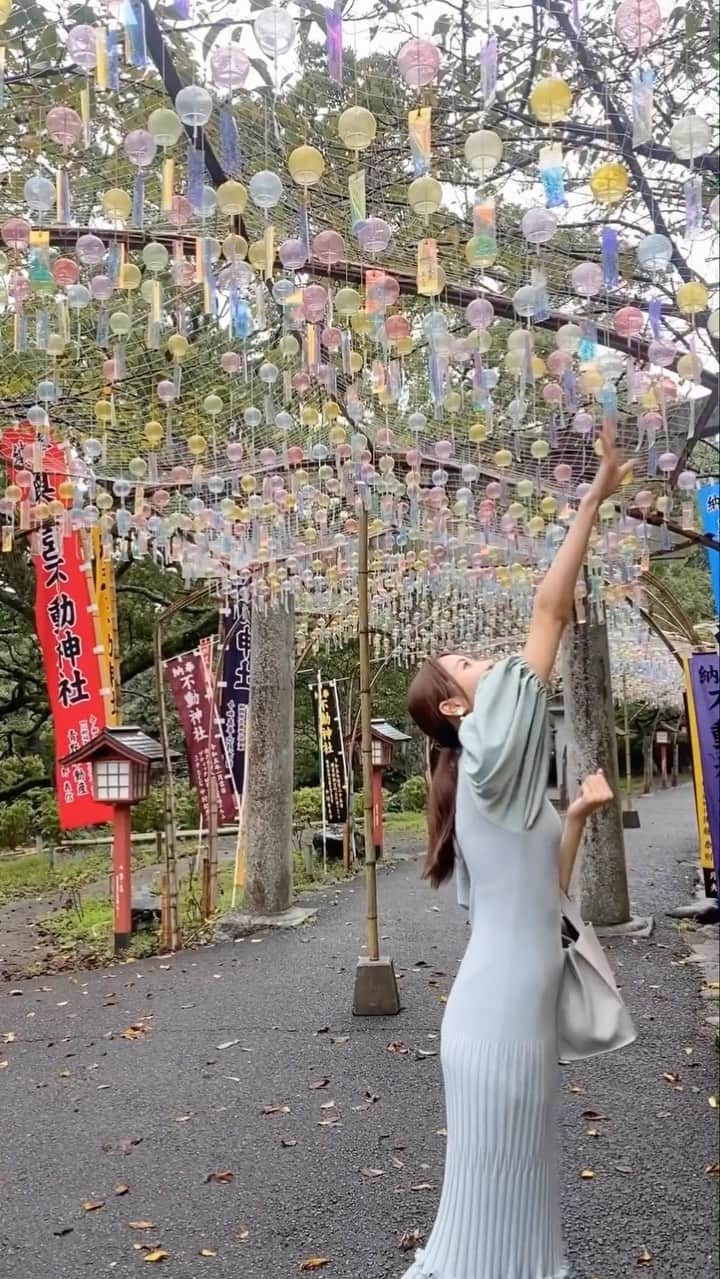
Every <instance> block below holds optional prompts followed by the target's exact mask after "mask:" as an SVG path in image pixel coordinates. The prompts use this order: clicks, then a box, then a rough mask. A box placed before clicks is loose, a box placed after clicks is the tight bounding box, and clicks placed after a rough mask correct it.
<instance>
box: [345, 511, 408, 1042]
mask: <svg viewBox="0 0 720 1279" xmlns="http://www.w3.org/2000/svg"><path fill="white" fill-rule="evenodd" d="M358 523H359V527H358V636H359V641H360V726H361V727H360V743H361V752H362V776H363V816H364V832H365V889H366V925H367V952H368V953H367V959H365V958H364V957H363V958H361V959H360V960H359V961H358V966H357V971H356V975H355V996H354V1000H353V1012H354V1013H355V1015H356V1016H361V1017H366V1016H388V1015H394V1014H396V1013H399V1011H400V997H399V995H398V989H397V981H396V979H395V970H394V968H393V963H392V960H391V959H387V958H383V959H381V958H380V936H379V930H378V895H377V859H376V854H375V842H374V839H373V767H372V707H371V701H370V595H369V576H370V573H369V551H370V548H369V534H368V513H367V508H366V506H365V503H364V502H363V503H362V506H361V508H360V518H359V521H358Z"/></svg>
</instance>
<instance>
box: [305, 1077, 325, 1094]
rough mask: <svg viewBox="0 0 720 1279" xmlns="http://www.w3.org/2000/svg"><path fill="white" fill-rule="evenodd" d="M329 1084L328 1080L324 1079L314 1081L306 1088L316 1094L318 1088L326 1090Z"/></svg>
mask: <svg viewBox="0 0 720 1279" xmlns="http://www.w3.org/2000/svg"><path fill="white" fill-rule="evenodd" d="M329 1083H330V1080H329V1079H326V1078H325V1077H323V1078H322V1079H314V1080H313V1081H312V1083H310V1084H308V1088H309V1089H310V1091H311V1092H317V1091H318V1090H319V1089H320V1088H327V1086H328V1084H329Z"/></svg>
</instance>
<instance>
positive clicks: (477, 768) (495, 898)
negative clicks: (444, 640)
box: [404, 657, 571, 1279]
mask: <svg viewBox="0 0 720 1279" xmlns="http://www.w3.org/2000/svg"><path fill="white" fill-rule="evenodd" d="M460 738H461V742H462V747H463V749H462V755H461V759H460V768H459V780H458V794H457V816H456V836H457V846H458V857H457V863H456V878H457V888H458V899H459V901H460V904H461V905H462V906H465V907H467V908H468V909H469V911H470V919H471V924H472V933H471V937H470V941H469V944H468V947H467V950H466V952H465V956H464V958H463V961H462V965H461V967H460V971H459V973H458V975H457V978H456V980H455V984H454V986H453V988H452V992H451V994H450V998H449V999H448V1003H447V1008H446V1011H445V1017H444V1020H443V1026H442V1052H441V1058H442V1068H443V1076H444V1081H445V1099H446V1110H447V1133H448V1136H447V1157H446V1166H445V1180H444V1185H443V1191H442V1198H441V1201H440V1208H439V1211H438V1216H437V1220H436V1222H435V1226H434V1228H433V1231H432V1234H431V1235H430V1238H429V1239H428V1242H427V1246H426V1248H425V1250H424V1251H421V1252H419V1253H418V1254H417V1258H416V1261H415V1264H414V1265H413V1266H411V1268H410V1270H409V1271H407V1272H406V1274H405V1276H404V1279H570V1273H571V1272H570V1268H569V1266H568V1264H567V1262H566V1259H565V1252H564V1248H563V1239H562V1231H561V1226H560V1212H559V1193H558V1191H559V1185H558V1177H557V1168H556V1153H555V1144H556V1095H557V1092H558V1054H557V1033H556V1005H557V994H558V985H559V980H560V973H561V969H562V946H561V936H560V895H559V893H560V890H559V881H558V851H559V844H560V830H561V826H560V820H559V818H558V816H557V814H556V812H555V810H554V809H553V807H552V805H551V804H550V802H549V801H548V799H547V797H546V789H547V778H548V766H549V749H550V747H549V734H548V722H547V694H546V690H545V686H544V685H543V684H542V682H541V681H540V680H539V679H538V677H537V676H536V675H535V674H534V672H533V671H532V670H531V669H530V668H529V667H528V666H527V664H526V663H525V662H524V660H523V659H521V658H519V657H514V658H509V659H507V660H506V661H503V662H499V663H498V665H497V666H495V667H493V668H492V670H491V671H490V672H489V674H488V675H487V676H486V677H485V678H484V679H483V680H482V681H481V683H480V686H479V688H478V691H477V696H476V700H475V706H474V709H473V711H472V713H471V714H470V715H468V716H467V717H466V719H465V720H464V721H463V724H462V727H461V730H460Z"/></svg>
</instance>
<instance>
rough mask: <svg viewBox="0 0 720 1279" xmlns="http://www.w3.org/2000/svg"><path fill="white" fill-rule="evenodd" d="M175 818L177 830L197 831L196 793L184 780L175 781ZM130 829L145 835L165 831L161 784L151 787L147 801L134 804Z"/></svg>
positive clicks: (198, 816) (198, 812) (197, 807)
mask: <svg viewBox="0 0 720 1279" xmlns="http://www.w3.org/2000/svg"><path fill="white" fill-rule="evenodd" d="M174 785H175V817H176V821H177V827H178V830H197V826H198V822H199V820H200V809H199V805H198V799H197V793H196V792H195V791H194V790H193V788H192V786H191V785H190V783H189V782H187V781H186V780H185V779H184V778H179V779H176V780H175V783H174ZM132 827H133V830H135V831H138V832H139V833H142V834H146V833H148V832H149V831H153V830H164V829H165V807H164V798H163V787H162V784H159V785H157V786H151V787H150V790H149V792H148V796H147V799H143V800H141V801H140V803H139V804H136V805H135V806H134V808H133V810H132Z"/></svg>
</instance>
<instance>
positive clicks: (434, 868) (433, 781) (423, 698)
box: [408, 658, 462, 888]
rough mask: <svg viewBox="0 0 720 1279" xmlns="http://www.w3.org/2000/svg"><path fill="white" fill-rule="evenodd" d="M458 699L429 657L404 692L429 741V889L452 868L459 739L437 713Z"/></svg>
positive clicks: (449, 681) (425, 873) (451, 724)
mask: <svg viewBox="0 0 720 1279" xmlns="http://www.w3.org/2000/svg"><path fill="white" fill-rule="evenodd" d="M458 696H460V697H462V691H461V690H460V689H459V688H458V685H457V684H456V683H455V681H454V680H453V679H452V678H451V676H450V675H448V673H447V671H446V670H445V668H444V667H443V666H442V665H441V664H440V662H438V661H437V659H436V658H431V659H430V660H429V661H428V662H425V664H424V665H423V666H421V667H420V670H419V671H418V672H417V674H416V676H415V678H414V679H413V681H412V684H411V685H410V689H409V691H408V710H409V711H410V714H411V715H412V717H413V719H414V720H415V723H416V724H417V726H418V728H420V729H422V731H423V733H424V734H425V736H426V737H428V738H429V739H430V794H429V796H428V851H427V856H426V858H425V866H424V869H423V878H424V879H429V880H430V883H431V884H432V886H433V888H439V887H440V885H441V884H442V883H443V881H444V880H446V879H449V878H450V876H451V875H452V872H453V867H454V865H455V799H456V794H457V777H458V773H457V770H458V761H459V758H460V739H459V737H458V733H457V726H456V724H455V723H454V721H453V720H451V719H449V718H448V716H447V715H443V713H442V711H441V710H440V706H441V703H442V702H445V701H448V700H450V699H451V698H454V697H455V698H456V697H458Z"/></svg>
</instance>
